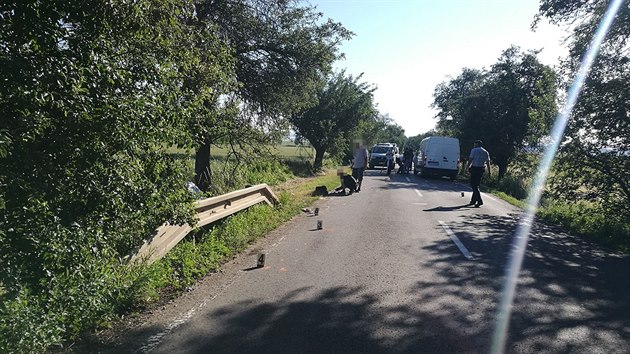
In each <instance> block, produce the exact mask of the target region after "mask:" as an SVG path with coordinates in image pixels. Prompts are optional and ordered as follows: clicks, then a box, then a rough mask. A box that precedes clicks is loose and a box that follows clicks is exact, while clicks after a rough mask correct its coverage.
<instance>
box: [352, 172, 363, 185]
mask: <svg viewBox="0 0 630 354" xmlns="http://www.w3.org/2000/svg"><path fill="white" fill-rule="evenodd" d="M363 171H365V167H360V168H353V169H352V177H354V178H355V179H356V180H357V181H359V188H361V182H363Z"/></svg>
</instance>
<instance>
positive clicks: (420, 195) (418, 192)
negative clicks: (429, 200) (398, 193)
mask: <svg viewBox="0 0 630 354" xmlns="http://www.w3.org/2000/svg"><path fill="white" fill-rule="evenodd" d="M414 191H416V194H417V195H418V197H420V198H422V193H420V191H419V190H417V189H414Z"/></svg>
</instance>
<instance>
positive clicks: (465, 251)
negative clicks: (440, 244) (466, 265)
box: [440, 220, 473, 260]
mask: <svg viewBox="0 0 630 354" xmlns="http://www.w3.org/2000/svg"><path fill="white" fill-rule="evenodd" d="M440 225H442V227H443V228H444V231H446V233H447V234H448V237H450V238H451V240H452V241H453V243H455V245H456V246H457V248H459V250H460V251H461V252H462V254H463V255H464V257H466V258H467V259H471V260H472V259H473V256H472V254H470V252H469V251H468V249H467V248H466V246H464V244H463V243H462V241H460V240H459V238H457V236H456V235H455V233H454V232H453V231H452V230H451V228H450V227H448V226H447V225H446V223H445V222H444V221H442V220H440Z"/></svg>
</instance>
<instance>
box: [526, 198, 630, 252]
mask: <svg viewBox="0 0 630 354" xmlns="http://www.w3.org/2000/svg"><path fill="white" fill-rule="evenodd" d="M538 215H539V216H540V217H542V218H544V219H545V220H547V221H550V222H553V223H554V224H558V225H562V226H564V227H566V228H568V229H569V230H571V231H572V232H574V233H576V234H578V235H581V236H584V237H586V238H589V239H591V240H594V241H596V242H598V243H601V244H604V245H607V246H610V247H612V248H616V249H620V250H624V251H626V252H630V224H628V220H627V219H625V218H624V217H623V216H620V215H618V214H617V215H616V214H611V213H610V212H609V211H607V210H605V209H602V207H601V206H599V205H597V204H595V203H592V202H588V201H577V202H572V203H567V202H564V201H553V202H550V203H548V205H545V206H544V207H543V208H541V209H540V210H539V212H538Z"/></svg>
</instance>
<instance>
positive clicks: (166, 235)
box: [130, 183, 279, 264]
mask: <svg viewBox="0 0 630 354" xmlns="http://www.w3.org/2000/svg"><path fill="white" fill-rule="evenodd" d="M278 202H279V200H278V197H277V196H276V195H275V194H274V193H273V192H272V191H271V189H270V188H269V186H267V184H264V183H263V184H258V185H255V186H252V187H249V188H245V189H241V190H237V191H234V192H230V193H227V194H224V195H221V196H217V197H212V198H208V199H203V200H199V201H197V202H196V203H195V210H196V211H197V218H198V221H197V224H195V225H194V226H190V225H188V224H184V225H169V224H167V223H164V224H163V225H162V226H160V227H159V228H158V229H157V230H156V232H155V234H154V235H153V236H152V237H151V238H150V239H148V240H144V242H143V244H142V245H141V246H140V247H139V248H138V249H137V250H136V251H135V252H133V253H132V254H131V259H130V263H134V262H138V261H146V262H147V263H149V264H151V263H153V262H155V261H157V260H158V259H160V258H162V257H164V255H165V254H166V253H168V251H170V250H171V249H173V247H175V246H176V245H177V244H178V243H179V241H181V240H182V239H183V238H184V237H186V235H188V233H190V231H192V230H193V229H195V228H197V227H201V226H205V225H208V224H210V223H213V222H215V221H217V220H219V219H222V218H224V217H226V216H229V215H232V214H234V213H236V212H238V211H241V210H243V209H246V208H249V207H250V206H252V205H255V204H258V203H267V204H268V205H270V206H273V205H274V204H277V203H278Z"/></svg>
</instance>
